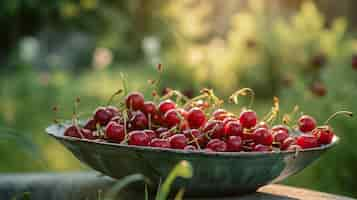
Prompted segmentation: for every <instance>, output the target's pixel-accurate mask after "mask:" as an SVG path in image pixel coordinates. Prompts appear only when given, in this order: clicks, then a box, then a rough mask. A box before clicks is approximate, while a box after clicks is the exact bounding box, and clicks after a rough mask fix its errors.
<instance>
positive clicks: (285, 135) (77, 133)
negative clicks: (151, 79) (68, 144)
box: [64, 92, 334, 152]
mask: <svg viewBox="0 0 357 200" xmlns="http://www.w3.org/2000/svg"><path fill="white" fill-rule="evenodd" d="M207 104H208V103H207V102H204V103H202V102H201V103H200V104H197V103H196V104H195V103H192V104H191V105H190V106H189V107H184V106H181V107H179V106H178V105H177V104H176V103H175V102H174V101H172V100H169V99H166V100H162V101H161V102H160V103H158V104H155V103H154V102H152V101H145V99H144V96H143V95H142V94H141V93H139V92H132V93H129V94H128V95H127V96H126V97H125V100H124V101H123V102H122V107H121V109H118V108H117V107H115V106H106V107H98V108H97V109H96V111H95V112H94V114H93V116H92V118H91V119H89V120H88V121H87V122H86V123H85V124H83V125H80V124H79V123H73V124H72V125H71V126H69V127H68V128H67V129H66V130H65V132H64V135H65V136H69V137H76V138H82V139H88V140H99V141H107V142H112V143H121V144H127V145H136V146H149V147H152V148H167V149H182V150H184V151H206V152H239V151H246V152H268V151H284V150H299V149H307V148H314V147H319V146H321V145H326V144H329V143H331V142H332V140H333V137H334V132H333V130H332V128H331V127H330V126H329V125H324V126H317V123H316V121H315V119H314V118H313V117H311V116H308V115H302V116H301V117H300V118H299V119H298V121H297V124H296V126H294V128H292V127H289V126H287V125H282V124H280V125H274V126H270V125H268V123H266V122H264V121H260V122H259V120H258V117H257V114H256V113H255V112H254V111H253V110H251V109H243V110H242V112H241V113H239V115H235V114H233V113H230V112H228V111H226V110H224V109H221V108H217V109H213V110H211V111H209V109H207Z"/></svg>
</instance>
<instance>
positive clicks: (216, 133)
mask: <svg viewBox="0 0 357 200" xmlns="http://www.w3.org/2000/svg"><path fill="white" fill-rule="evenodd" d="M203 132H204V133H206V134H207V135H209V136H210V137H212V138H222V137H223V136H224V134H225V133H224V126H223V122H222V121H218V120H210V121H208V122H207V123H206V125H205V126H204V128H203Z"/></svg>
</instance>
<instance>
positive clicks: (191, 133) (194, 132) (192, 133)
mask: <svg viewBox="0 0 357 200" xmlns="http://www.w3.org/2000/svg"><path fill="white" fill-rule="evenodd" d="M183 134H184V135H185V136H186V137H187V138H188V140H189V141H192V144H193V145H197V143H198V144H199V145H200V146H204V145H206V144H207V142H208V138H207V137H206V136H205V134H204V133H203V132H201V131H199V130H198V129H187V130H184V131H183ZM196 142H197V143H196Z"/></svg>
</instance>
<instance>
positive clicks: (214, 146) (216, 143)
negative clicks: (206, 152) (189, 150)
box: [206, 139, 227, 152]
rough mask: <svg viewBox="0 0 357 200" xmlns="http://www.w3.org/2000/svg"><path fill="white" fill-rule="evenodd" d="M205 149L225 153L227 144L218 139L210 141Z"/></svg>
mask: <svg viewBox="0 0 357 200" xmlns="http://www.w3.org/2000/svg"><path fill="white" fill-rule="evenodd" d="M206 148H208V149H211V150H213V151H217V152H224V151H227V144H226V143H225V142H224V141H222V140H220V139H212V140H210V141H209V142H208V143H207V146H206Z"/></svg>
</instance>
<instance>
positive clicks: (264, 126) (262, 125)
mask: <svg viewBox="0 0 357 200" xmlns="http://www.w3.org/2000/svg"><path fill="white" fill-rule="evenodd" d="M258 128H266V129H269V125H268V124H267V123H265V122H259V124H257V125H256V126H255V129H258Z"/></svg>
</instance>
